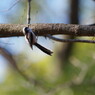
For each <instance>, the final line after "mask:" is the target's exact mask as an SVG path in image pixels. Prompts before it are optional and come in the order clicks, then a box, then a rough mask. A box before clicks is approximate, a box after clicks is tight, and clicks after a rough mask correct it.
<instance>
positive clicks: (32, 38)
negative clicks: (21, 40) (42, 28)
mask: <svg viewBox="0 0 95 95" xmlns="http://www.w3.org/2000/svg"><path fill="white" fill-rule="evenodd" d="M23 33H24V35H25V39H26V41H27V42H28V43H29V46H30V47H31V48H32V47H33V45H35V46H36V47H38V48H39V49H40V50H42V51H43V52H44V53H46V54H48V55H51V54H52V53H53V52H52V51H50V50H48V49H47V48H45V47H43V46H41V45H40V44H38V43H37V38H36V35H35V34H34V32H33V31H32V29H30V28H29V27H24V28H23Z"/></svg>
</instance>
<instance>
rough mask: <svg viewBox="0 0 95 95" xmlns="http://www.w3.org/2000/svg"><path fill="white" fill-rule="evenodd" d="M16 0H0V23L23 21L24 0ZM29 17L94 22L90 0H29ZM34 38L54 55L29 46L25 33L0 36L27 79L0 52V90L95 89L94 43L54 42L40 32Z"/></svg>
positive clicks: (50, 94)
mask: <svg viewBox="0 0 95 95" xmlns="http://www.w3.org/2000/svg"><path fill="white" fill-rule="evenodd" d="M17 1H18V0H3V1H2V2H0V23H1V24H2V23H4V24H26V23H27V18H26V17H27V0H19V2H17ZM16 2H17V3H16ZM32 23H65V24H70V23H71V24H82V25H89V24H92V23H95V1H94V0H32V2H31V24H32ZM58 37H61V38H65V39H68V38H75V39H76V37H72V36H63V35H60V36H58ZM77 38H78V39H81V38H82V39H90V40H95V38H94V37H81V38H80V37H77ZM38 42H39V43H40V44H41V45H44V46H45V47H47V48H49V49H51V50H52V51H53V52H54V53H53V56H48V55H46V54H44V53H43V52H42V51H40V50H39V49H38V48H36V47H33V50H31V48H30V47H29V46H28V44H27V43H26V42H25V39H24V37H10V38H0V47H2V48H4V49H5V50H7V51H8V52H10V54H11V55H12V57H13V59H14V60H15V62H16V65H17V66H18V67H19V70H21V71H22V72H23V73H24V74H25V75H26V76H27V77H28V78H29V79H30V80H31V81H29V80H26V79H25V78H24V77H23V76H22V75H21V74H20V73H19V72H18V71H17V70H15V69H14V67H13V66H12V65H11V64H10V62H9V60H7V59H6V58H5V56H2V54H1V55H0V95H95V51H94V50H95V45H94V44H87V43H59V42H55V41H52V40H50V39H48V38H47V39H45V38H44V37H38ZM32 79H33V80H32Z"/></svg>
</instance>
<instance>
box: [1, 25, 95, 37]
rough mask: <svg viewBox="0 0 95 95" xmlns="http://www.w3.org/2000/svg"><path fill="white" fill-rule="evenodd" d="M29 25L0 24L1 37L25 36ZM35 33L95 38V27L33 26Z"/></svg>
mask: <svg viewBox="0 0 95 95" xmlns="http://www.w3.org/2000/svg"><path fill="white" fill-rule="evenodd" d="M25 26H27V25H20V24H0V37H15V36H16V37H18V36H24V35H23V32H22V29H23V27H25ZM30 28H32V30H33V32H35V33H36V34H37V35H38V36H46V35H47V34H51V35H59V34H64V35H73V36H95V26H89V25H75V24H31V25H30Z"/></svg>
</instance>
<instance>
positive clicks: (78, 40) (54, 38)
mask: <svg viewBox="0 0 95 95" xmlns="http://www.w3.org/2000/svg"><path fill="white" fill-rule="evenodd" d="M47 37H48V38H50V39H52V40H55V41H58V42H81V43H95V41H94V40H81V39H60V38H56V37H53V36H51V35H47Z"/></svg>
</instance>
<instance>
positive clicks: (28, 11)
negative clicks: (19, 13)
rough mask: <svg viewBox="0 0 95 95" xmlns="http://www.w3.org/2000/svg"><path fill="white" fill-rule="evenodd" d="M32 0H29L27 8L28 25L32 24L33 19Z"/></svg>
mask: <svg viewBox="0 0 95 95" xmlns="http://www.w3.org/2000/svg"><path fill="white" fill-rule="evenodd" d="M30 14H31V0H28V8H27V24H28V27H29V25H30V21H31V16H30Z"/></svg>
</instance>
